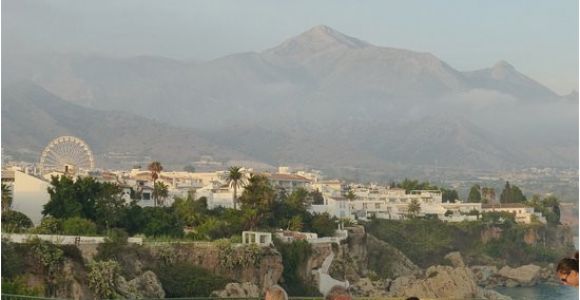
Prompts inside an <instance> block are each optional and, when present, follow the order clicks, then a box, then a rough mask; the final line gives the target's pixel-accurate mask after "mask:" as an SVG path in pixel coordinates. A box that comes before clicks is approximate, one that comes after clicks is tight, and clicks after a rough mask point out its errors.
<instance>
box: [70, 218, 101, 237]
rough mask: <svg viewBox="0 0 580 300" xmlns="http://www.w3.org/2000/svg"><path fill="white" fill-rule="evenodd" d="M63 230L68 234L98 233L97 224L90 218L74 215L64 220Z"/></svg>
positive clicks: (89, 234)
mask: <svg viewBox="0 0 580 300" xmlns="http://www.w3.org/2000/svg"><path fill="white" fill-rule="evenodd" d="M62 230H63V233H64V234H68V235H88V236H91V235H95V234H96V233H97V225H95V223H93V222H91V221H90V220H87V219H83V218H79V217H72V218H68V219H66V220H64V221H63V222H62Z"/></svg>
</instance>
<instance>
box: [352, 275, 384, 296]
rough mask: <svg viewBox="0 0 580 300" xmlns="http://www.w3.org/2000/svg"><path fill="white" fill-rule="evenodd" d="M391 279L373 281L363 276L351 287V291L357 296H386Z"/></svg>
mask: <svg viewBox="0 0 580 300" xmlns="http://www.w3.org/2000/svg"><path fill="white" fill-rule="evenodd" d="M390 283H391V280H389V279H387V280H385V281H381V280H379V281H371V280H370V279H369V278H361V279H360V280H359V281H357V282H355V283H354V284H353V285H351V286H350V287H349V291H350V292H351V293H352V295H353V296H356V297H372V298H385V297H386V296H387V295H388V288H389V285H390Z"/></svg>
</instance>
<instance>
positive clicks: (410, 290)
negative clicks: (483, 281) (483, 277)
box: [389, 266, 481, 299]
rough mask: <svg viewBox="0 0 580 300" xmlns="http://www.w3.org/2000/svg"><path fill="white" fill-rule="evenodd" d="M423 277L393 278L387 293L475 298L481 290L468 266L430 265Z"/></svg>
mask: <svg viewBox="0 0 580 300" xmlns="http://www.w3.org/2000/svg"><path fill="white" fill-rule="evenodd" d="M425 277H426V278H424V279H417V278H415V277H414V276H403V277H399V278H397V279H395V280H394V281H393V283H392V284H391V287H390V290H389V293H390V295H389V296H391V297H410V296H415V297H419V298H457V299H465V298H476V297H478V296H480V294H481V290H480V288H479V286H478V285H477V283H476V282H475V280H474V276H473V273H472V272H471V270H470V269H469V268H452V267H449V266H432V267H429V268H428V269H427V270H426V272H425Z"/></svg>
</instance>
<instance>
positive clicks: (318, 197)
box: [310, 190, 324, 205]
mask: <svg viewBox="0 0 580 300" xmlns="http://www.w3.org/2000/svg"><path fill="white" fill-rule="evenodd" d="M310 197H311V198H312V204H317V205H320V204H324V196H322V193H321V192H320V191H319V190H315V191H312V192H310Z"/></svg>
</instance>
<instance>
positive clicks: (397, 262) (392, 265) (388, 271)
mask: <svg viewBox="0 0 580 300" xmlns="http://www.w3.org/2000/svg"><path fill="white" fill-rule="evenodd" d="M367 248H368V265H369V269H371V270H372V271H374V272H375V273H376V274H377V275H379V276H380V277H382V278H396V277H400V276H409V275H414V274H420V273H421V269H420V268H419V267H418V266H417V265H415V264H414V263H413V262H412V261H411V260H410V259H409V258H408V257H407V256H405V254H404V253H403V252H401V251H399V249H397V248H395V247H393V246H391V245H390V244H388V243H386V242H384V241H381V240H379V239H377V238H376V237H374V236H373V235H371V234H367Z"/></svg>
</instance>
